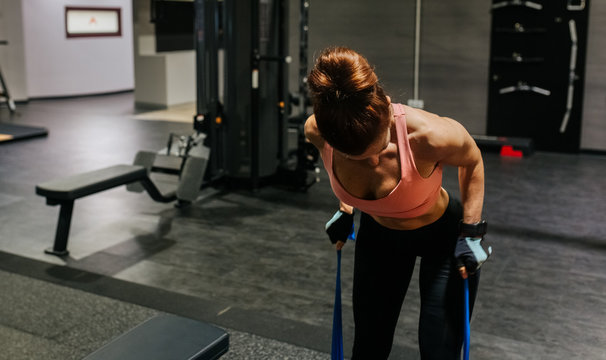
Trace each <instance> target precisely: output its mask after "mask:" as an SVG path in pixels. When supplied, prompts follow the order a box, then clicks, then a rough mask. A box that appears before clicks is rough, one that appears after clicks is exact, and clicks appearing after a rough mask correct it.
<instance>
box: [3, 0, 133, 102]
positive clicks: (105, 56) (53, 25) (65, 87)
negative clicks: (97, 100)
mask: <svg viewBox="0 0 606 360" xmlns="http://www.w3.org/2000/svg"><path fill="white" fill-rule="evenodd" d="M5 1H6V0H5ZM8 1H16V0H8ZM20 1H21V4H22V7H23V9H22V10H23V31H24V44H25V73H26V78H27V80H26V86H27V92H28V96H29V97H30V98H36V97H54V96H71V95H84V94H98V93H107V92H113V91H121V90H131V89H133V87H134V69H133V67H134V65H133V64H134V60H133V35H132V4H131V1H132V0H103V1H101V0H97V1H91V0H52V1H49V0H20ZM66 5H69V6H89V7H119V8H121V9H122V18H121V21H122V36H121V37H86V38H69V39H68V38H66V35H65V6H66Z"/></svg>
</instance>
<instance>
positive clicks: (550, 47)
mask: <svg viewBox="0 0 606 360" xmlns="http://www.w3.org/2000/svg"><path fill="white" fill-rule="evenodd" d="M588 11H589V1H588V0H557V1H556V0H533V1H522V0H510V1H507V0H493V2H492V28H491V47H490V75H489V95H488V126H487V133H488V135H496V136H515V137H528V138H531V139H532V140H533V141H534V144H535V147H536V149H537V150H546V151H561V152H576V151H578V150H579V147H580V135H581V118H582V106H583V87H584V73H585V52H586V46H587V21H588Z"/></svg>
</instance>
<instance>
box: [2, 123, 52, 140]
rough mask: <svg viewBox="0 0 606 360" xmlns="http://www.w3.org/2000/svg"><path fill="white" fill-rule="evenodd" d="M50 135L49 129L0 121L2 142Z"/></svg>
mask: <svg viewBox="0 0 606 360" xmlns="http://www.w3.org/2000/svg"><path fill="white" fill-rule="evenodd" d="M46 135H48V130H46V129H45V128H42V127H36V126H24V125H14V124H1V123H0V143H4V142H9V141H15V140H24V139H30V138H33V137H38V136H46Z"/></svg>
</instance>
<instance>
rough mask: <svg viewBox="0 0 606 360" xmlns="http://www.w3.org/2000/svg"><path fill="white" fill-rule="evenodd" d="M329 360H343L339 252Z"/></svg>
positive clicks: (338, 252) (338, 253)
mask: <svg viewBox="0 0 606 360" xmlns="http://www.w3.org/2000/svg"><path fill="white" fill-rule="evenodd" d="M331 360H343V323H342V319H341V250H337V284H336V286H335V306H334V309H333V318H332V350H331Z"/></svg>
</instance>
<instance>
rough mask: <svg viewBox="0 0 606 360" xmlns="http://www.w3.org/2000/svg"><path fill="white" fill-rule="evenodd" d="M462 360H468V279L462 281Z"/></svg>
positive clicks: (469, 332)
mask: <svg viewBox="0 0 606 360" xmlns="http://www.w3.org/2000/svg"><path fill="white" fill-rule="evenodd" d="M463 298H464V301H463V360H469V343H470V337H471V330H470V328H469V279H463Z"/></svg>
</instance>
